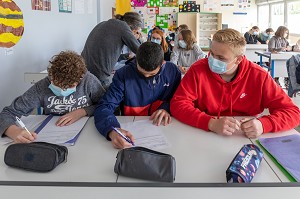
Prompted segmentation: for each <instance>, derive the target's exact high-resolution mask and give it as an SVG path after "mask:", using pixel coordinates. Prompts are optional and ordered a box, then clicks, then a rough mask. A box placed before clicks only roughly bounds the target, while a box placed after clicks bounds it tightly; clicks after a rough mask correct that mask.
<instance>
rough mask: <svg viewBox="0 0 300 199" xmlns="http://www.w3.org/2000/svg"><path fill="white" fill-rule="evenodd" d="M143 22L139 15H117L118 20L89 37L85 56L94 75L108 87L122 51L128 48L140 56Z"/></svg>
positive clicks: (106, 22)
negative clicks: (138, 52)
mask: <svg viewBox="0 0 300 199" xmlns="http://www.w3.org/2000/svg"><path fill="white" fill-rule="evenodd" d="M141 27H142V20H141V17H140V15H139V14H138V13H135V12H127V13H125V14H124V15H116V19H110V20H108V21H103V22H101V23H99V24H98V25H96V27H95V28H94V29H93V30H92V32H91V33H90V34H89V36H88V38H87V40H86V43H85V46H84V49H83V51H82V53H81V55H82V56H83V57H84V59H85V61H86V64H87V68H88V70H89V71H90V72H91V73H92V74H94V75H95V76H96V77H97V78H98V79H99V80H100V82H101V83H102V85H103V86H104V87H105V88H106V87H108V86H109V84H110V80H109V76H110V75H111V74H112V71H113V68H114V66H115V64H116V63H117V61H118V58H119V56H120V54H121V51H122V48H123V46H124V45H126V46H127V47H128V48H129V49H130V51H132V52H133V53H136V51H137V48H138V47H139V45H140V43H139V42H138V41H137V39H138V38H139V37H140V36H141V34H140V29H141Z"/></svg>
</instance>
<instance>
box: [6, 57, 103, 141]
mask: <svg viewBox="0 0 300 199" xmlns="http://www.w3.org/2000/svg"><path fill="white" fill-rule="evenodd" d="M49 62H50V66H49V68H48V76H47V77H45V78H44V79H42V80H40V81H38V82H37V83H36V84H34V85H33V86H32V87H31V88H29V89H28V90H27V91H26V92H25V93H24V94H23V95H21V96H19V97H17V98H16V99H15V100H14V101H13V102H12V104H11V105H10V106H7V107H4V109H3V110H2V112H1V113H0V135H2V136H4V135H6V136H8V137H10V138H11V139H13V140H14V141H15V142H17V143H18V142H20V143H28V142H32V141H33V140H35V139H36V137H37V134H36V133H34V132H31V135H29V134H28V133H27V132H26V131H25V130H24V129H22V128H20V127H18V126H17V125H15V117H16V116H17V117H21V116H28V115H29V114H30V113H31V112H32V111H33V110H34V109H35V108H37V107H42V108H43V110H44V114H45V115H49V114H54V115H61V117H60V118H59V119H58V120H57V121H56V125H57V126H65V125H70V124H72V123H74V122H76V121H77V120H79V119H80V118H82V117H84V116H91V115H93V113H94V109H95V106H96V103H97V102H98V101H99V99H100V97H101V96H102V95H103V94H104V92H105V91H104V89H103V87H102V85H101V83H100V81H99V80H98V79H97V78H96V77H95V76H94V75H93V74H91V73H90V72H88V71H87V69H86V64H85V62H84V59H83V58H82V57H81V56H80V55H78V54H77V53H75V52H73V51H62V52H60V53H59V54H58V55H55V56H53V57H52V59H51V60H50V61H49Z"/></svg>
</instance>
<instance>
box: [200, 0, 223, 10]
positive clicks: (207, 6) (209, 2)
mask: <svg viewBox="0 0 300 199" xmlns="http://www.w3.org/2000/svg"><path fill="white" fill-rule="evenodd" d="M218 5H220V2H219V1H218V0H204V3H203V7H204V11H217V8H218Z"/></svg>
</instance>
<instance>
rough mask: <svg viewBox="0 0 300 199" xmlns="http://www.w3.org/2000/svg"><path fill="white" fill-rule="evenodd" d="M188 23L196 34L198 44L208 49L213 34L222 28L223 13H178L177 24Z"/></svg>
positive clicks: (203, 48)
mask: <svg viewBox="0 0 300 199" xmlns="http://www.w3.org/2000/svg"><path fill="white" fill-rule="evenodd" d="M180 24H186V25H188V26H189V28H190V30H191V31H192V32H193V33H194V34H195V37H196V40H197V43H198V45H199V46H200V47H201V48H202V50H208V49H209V46H210V39H211V36H212V35H213V34H214V33H215V32H216V31H218V30H220V29H221V28H222V14H221V13H209V12H200V13H188V12H187V13H183V12H180V13H178V16H177V26H178V25H180Z"/></svg>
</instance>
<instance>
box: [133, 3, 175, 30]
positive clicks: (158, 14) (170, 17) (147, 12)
mask: <svg viewBox="0 0 300 199" xmlns="http://www.w3.org/2000/svg"><path fill="white" fill-rule="evenodd" d="M178 5H179V4H178V0H131V8H132V11H134V12H137V13H139V14H140V15H141V17H142V19H143V25H144V27H143V30H142V31H143V32H144V33H147V32H148V31H149V30H151V29H152V28H154V27H155V26H160V27H161V28H163V29H164V30H165V32H168V30H169V31H173V30H174V28H175V27H176V22H177V15H176V13H177V12H178V10H179V9H178Z"/></svg>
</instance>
